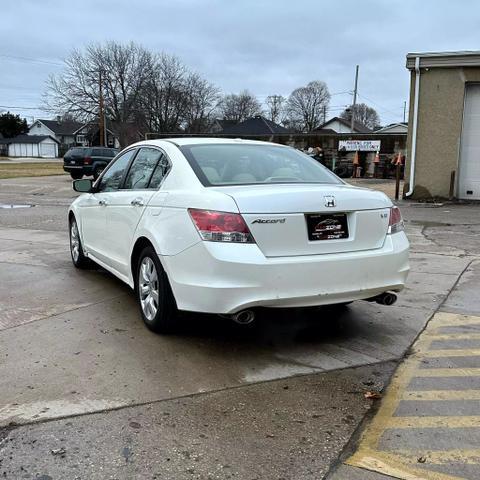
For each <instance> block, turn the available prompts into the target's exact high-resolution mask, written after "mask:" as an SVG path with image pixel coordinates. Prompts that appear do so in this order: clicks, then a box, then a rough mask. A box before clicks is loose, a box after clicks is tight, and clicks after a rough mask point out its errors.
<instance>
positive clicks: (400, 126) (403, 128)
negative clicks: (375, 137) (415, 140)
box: [375, 122, 408, 134]
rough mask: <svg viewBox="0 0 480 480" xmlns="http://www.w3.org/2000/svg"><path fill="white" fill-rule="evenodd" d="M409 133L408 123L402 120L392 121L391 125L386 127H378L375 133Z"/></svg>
mask: <svg viewBox="0 0 480 480" xmlns="http://www.w3.org/2000/svg"><path fill="white" fill-rule="evenodd" d="M377 132H379V133H404V134H407V133H408V123H406V122H400V123H391V124H390V125H386V126H385V127H381V128H377V129H376V130H375V133H377Z"/></svg>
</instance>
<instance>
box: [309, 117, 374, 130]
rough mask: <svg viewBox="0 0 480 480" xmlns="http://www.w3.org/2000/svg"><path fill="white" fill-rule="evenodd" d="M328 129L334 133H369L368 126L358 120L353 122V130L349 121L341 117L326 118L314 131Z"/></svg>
mask: <svg viewBox="0 0 480 480" xmlns="http://www.w3.org/2000/svg"><path fill="white" fill-rule="evenodd" d="M320 130H330V131H333V132H335V133H371V132H372V130H370V129H369V128H368V127H366V126H365V125H363V124H362V123H360V122H354V123H353V131H352V129H351V122H350V121H348V120H345V119H343V118H341V117H333V118H331V119H330V120H327V121H326V122H325V123H324V124H323V125H320V126H319V127H318V128H315V129H314V131H320Z"/></svg>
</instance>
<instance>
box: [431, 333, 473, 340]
mask: <svg viewBox="0 0 480 480" xmlns="http://www.w3.org/2000/svg"><path fill="white" fill-rule="evenodd" d="M428 338H430V339H431V340H480V333H435V334H433V335H428Z"/></svg>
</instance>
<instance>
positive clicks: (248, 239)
mask: <svg viewBox="0 0 480 480" xmlns="http://www.w3.org/2000/svg"><path fill="white" fill-rule="evenodd" d="M188 213H189V214H190V217H191V218H192V220H193V223H194V225H195V227H196V228H197V230H198V233H199V234H200V237H202V240H207V241H209V242H229V243H254V242H255V241H254V239H253V236H252V234H251V233H250V230H249V229H248V227H247V224H246V223H245V220H244V219H243V217H242V216H241V215H240V214H238V213H227V212H214V211H211V210H197V209H195V208H189V209H188Z"/></svg>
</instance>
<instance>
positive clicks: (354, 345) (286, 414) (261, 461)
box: [0, 176, 480, 480]
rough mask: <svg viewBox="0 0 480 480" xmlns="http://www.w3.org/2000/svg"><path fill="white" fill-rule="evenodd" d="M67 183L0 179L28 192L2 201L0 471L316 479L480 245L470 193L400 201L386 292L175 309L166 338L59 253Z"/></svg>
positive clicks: (11, 191)
mask: <svg viewBox="0 0 480 480" xmlns="http://www.w3.org/2000/svg"><path fill="white" fill-rule="evenodd" d="M72 198H74V192H73V191H72V190H71V181H70V178H69V177H67V176H58V177H42V178H35V179H30V178H21V179H12V180H3V181H0V204H2V205H4V206H6V205H14V206H17V205H34V206H32V207H26V208H0V392H1V393H0V426H1V427H2V429H1V430H0V452H1V453H0V476H1V475H2V474H3V477H4V478H12V479H14V478H15V479H16V478H42V479H44V480H47V479H64V478H69V479H70V478H72V479H73V478H88V479H97V478H98V479H104V478H117V479H123V478H125V479H127V478H175V479H177V478H178V479H182V478H205V479H207V478H222V479H223V478H252V479H253V478H262V479H270V478H272V479H274V478H275V479H280V478H284V479H287V478H288V479H290V478H292V479H303V478H309V479H318V478H322V476H323V475H325V474H326V473H327V472H328V471H329V469H330V468H331V466H332V465H334V464H335V462H336V460H337V458H338V456H339V454H340V452H341V451H342V449H343V448H344V447H345V445H346V444H347V442H348V440H349V439H350V437H351V435H352V434H353V432H354V431H355V429H356V428H357V427H358V425H359V424H360V422H361V421H362V420H363V418H364V416H365V414H366V412H368V410H369V409H370V408H371V406H372V403H374V401H372V400H366V399H365V397H364V393H365V391H367V390H381V389H382V388H383V386H384V384H385V382H386V381H387V380H388V377H389V375H390V374H391V372H392V371H393V369H394V367H395V365H396V362H397V361H398V360H399V359H401V358H402V356H403V355H404V353H405V352H406V351H407V349H408V348H409V346H410V345H411V343H412V342H413V340H414V339H415V338H416V336H417V335H418V333H419V332H420V331H421V330H422V329H423V327H424V326H425V324H426V322H427V320H428V319H429V318H430V317H431V316H432V314H433V313H434V312H435V311H436V310H437V308H438V306H439V305H440V304H441V302H442V301H443V300H444V299H445V298H446V297H447V295H448V294H449V292H450V290H451V289H452V287H453V286H454V285H455V283H456V282H457V281H458V279H459V277H460V275H461V274H462V272H463V270H464V269H465V268H466V266H467V265H468V263H469V262H470V261H471V259H472V258H473V257H475V256H476V255H478V254H479V253H480V252H479V247H478V245H477V242H476V238H475V235H478V228H479V227H478V225H472V224H473V223H475V221H474V216H473V214H474V213H476V211H477V207H472V206H451V205H448V206H441V207H437V208H428V207H425V206H417V205H412V204H409V205H405V206H404V208H403V212H404V214H405V216H406V218H407V220H408V223H407V231H408V234H409V237H410V240H411V242H412V250H413V252H412V274H411V276H410V280H409V286H408V288H407V289H406V291H405V292H404V293H403V294H402V295H401V297H400V299H399V301H398V302H397V304H396V305H395V306H393V307H382V306H380V305H377V304H370V303H366V302H357V303H354V304H352V305H351V306H349V307H346V308H343V309H338V308H336V309H335V308H324V309H308V310H274V311H268V310H265V311H263V312H262V313H261V315H260V318H259V321H258V323H257V324H256V325H254V326H252V327H249V328H239V327H238V326H236V325H234V324H232V323H230V322H229V321H227V320H225V319H221V318H218V317H214V316H208V315H193V314H184V315H183V316H182V318H181V321H180V326H179V332H178V334H176V335H174V336H168V337H162V336H158V335H154V334H152V333H151V332H149V331H148V330H147V329H146V328H145V327H144V326H143V324H142V322H141V319H140V317H139V315H138V312H137V306H136V303H135V301H134V297H133V295H132V292H131V291H130V289H129V288H128V287H127V286H125V285H123V284H122V283H121V282H120V281H118V280H117V279H115V278H114V277H113V276H112V275H110V274H108V273H106V272H105V271H103V270H101V269H93V270H90V271H77V270H75V269H74V268H73V267H72V266H71V262H70V257H69V252H68V233H67V230H66V210H67V206H68V204H69V203H70V201H71V200H72ZM477 223H478V222H477ZM458 232H461V233H462V235H463V237H462V238H463V240H462V242H461V243H460V242H459V241H458ZM2 450H3V452H2Z"/></svg>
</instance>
